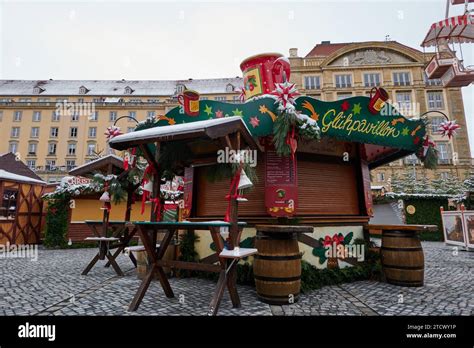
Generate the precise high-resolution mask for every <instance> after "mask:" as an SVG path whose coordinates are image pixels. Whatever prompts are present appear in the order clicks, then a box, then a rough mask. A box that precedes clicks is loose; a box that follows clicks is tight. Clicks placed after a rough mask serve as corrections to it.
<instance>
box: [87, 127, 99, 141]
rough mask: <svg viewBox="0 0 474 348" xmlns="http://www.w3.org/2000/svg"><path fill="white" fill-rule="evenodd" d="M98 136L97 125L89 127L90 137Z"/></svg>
mask: <svg viewBox="0 0 474 348" xmlns="http://www.w3.org/2000/svg"><path fill="white" fill-rule="evenodd" d="M96 136H97V127H89V138H95V137H96Z"/></svg>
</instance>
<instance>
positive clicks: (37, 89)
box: [33, 86, 44, 94]
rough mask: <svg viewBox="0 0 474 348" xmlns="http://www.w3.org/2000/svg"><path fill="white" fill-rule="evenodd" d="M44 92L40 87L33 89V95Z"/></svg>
mask: <svg viewBox="0 0 474 348" xmlns="http://www.w3.org/2000/svg"><path fill="white" fill-rule="evenodd" d="M42 92H44V88H41V87H40V86H35V87H33V93H34V94H40V93H42Z"/></svg>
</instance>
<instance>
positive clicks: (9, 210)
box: [0, 190, 18, 219]
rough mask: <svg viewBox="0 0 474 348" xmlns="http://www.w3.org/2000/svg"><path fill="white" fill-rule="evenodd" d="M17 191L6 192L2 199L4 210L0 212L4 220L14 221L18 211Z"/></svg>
mask: <svg viewBox="0 0 474 348" xmlns="http://www.w3.org/2000/svg"><path fill="white" fill-rule="evenodd" d="M17 196H18V191H17V190H4V191H3V197H2V209H1V210H0V212H1V214H2V215H1V216H2V217H3V219H14V218H15V216H16V209H17Z"/></svg>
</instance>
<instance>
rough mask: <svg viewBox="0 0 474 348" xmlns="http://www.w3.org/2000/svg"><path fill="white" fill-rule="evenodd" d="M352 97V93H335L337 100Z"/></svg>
mask: <svg viewBox="0 0 474 348" xmlns="http://www.w3.org/2000/svg"><path fill="white" fill-rule="evenodd" d="M350 97H352V93H337V100H341V99H346V98H350Z"/></svg>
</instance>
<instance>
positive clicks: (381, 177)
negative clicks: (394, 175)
mask: <svg viewBox="0 0 474 348" xmlns="http://www.w3.org/2000/svg"><path fill="white" fill-rule="evenodd" d="M377 181H385V173H384V172H380V173H377Z"/></svg>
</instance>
